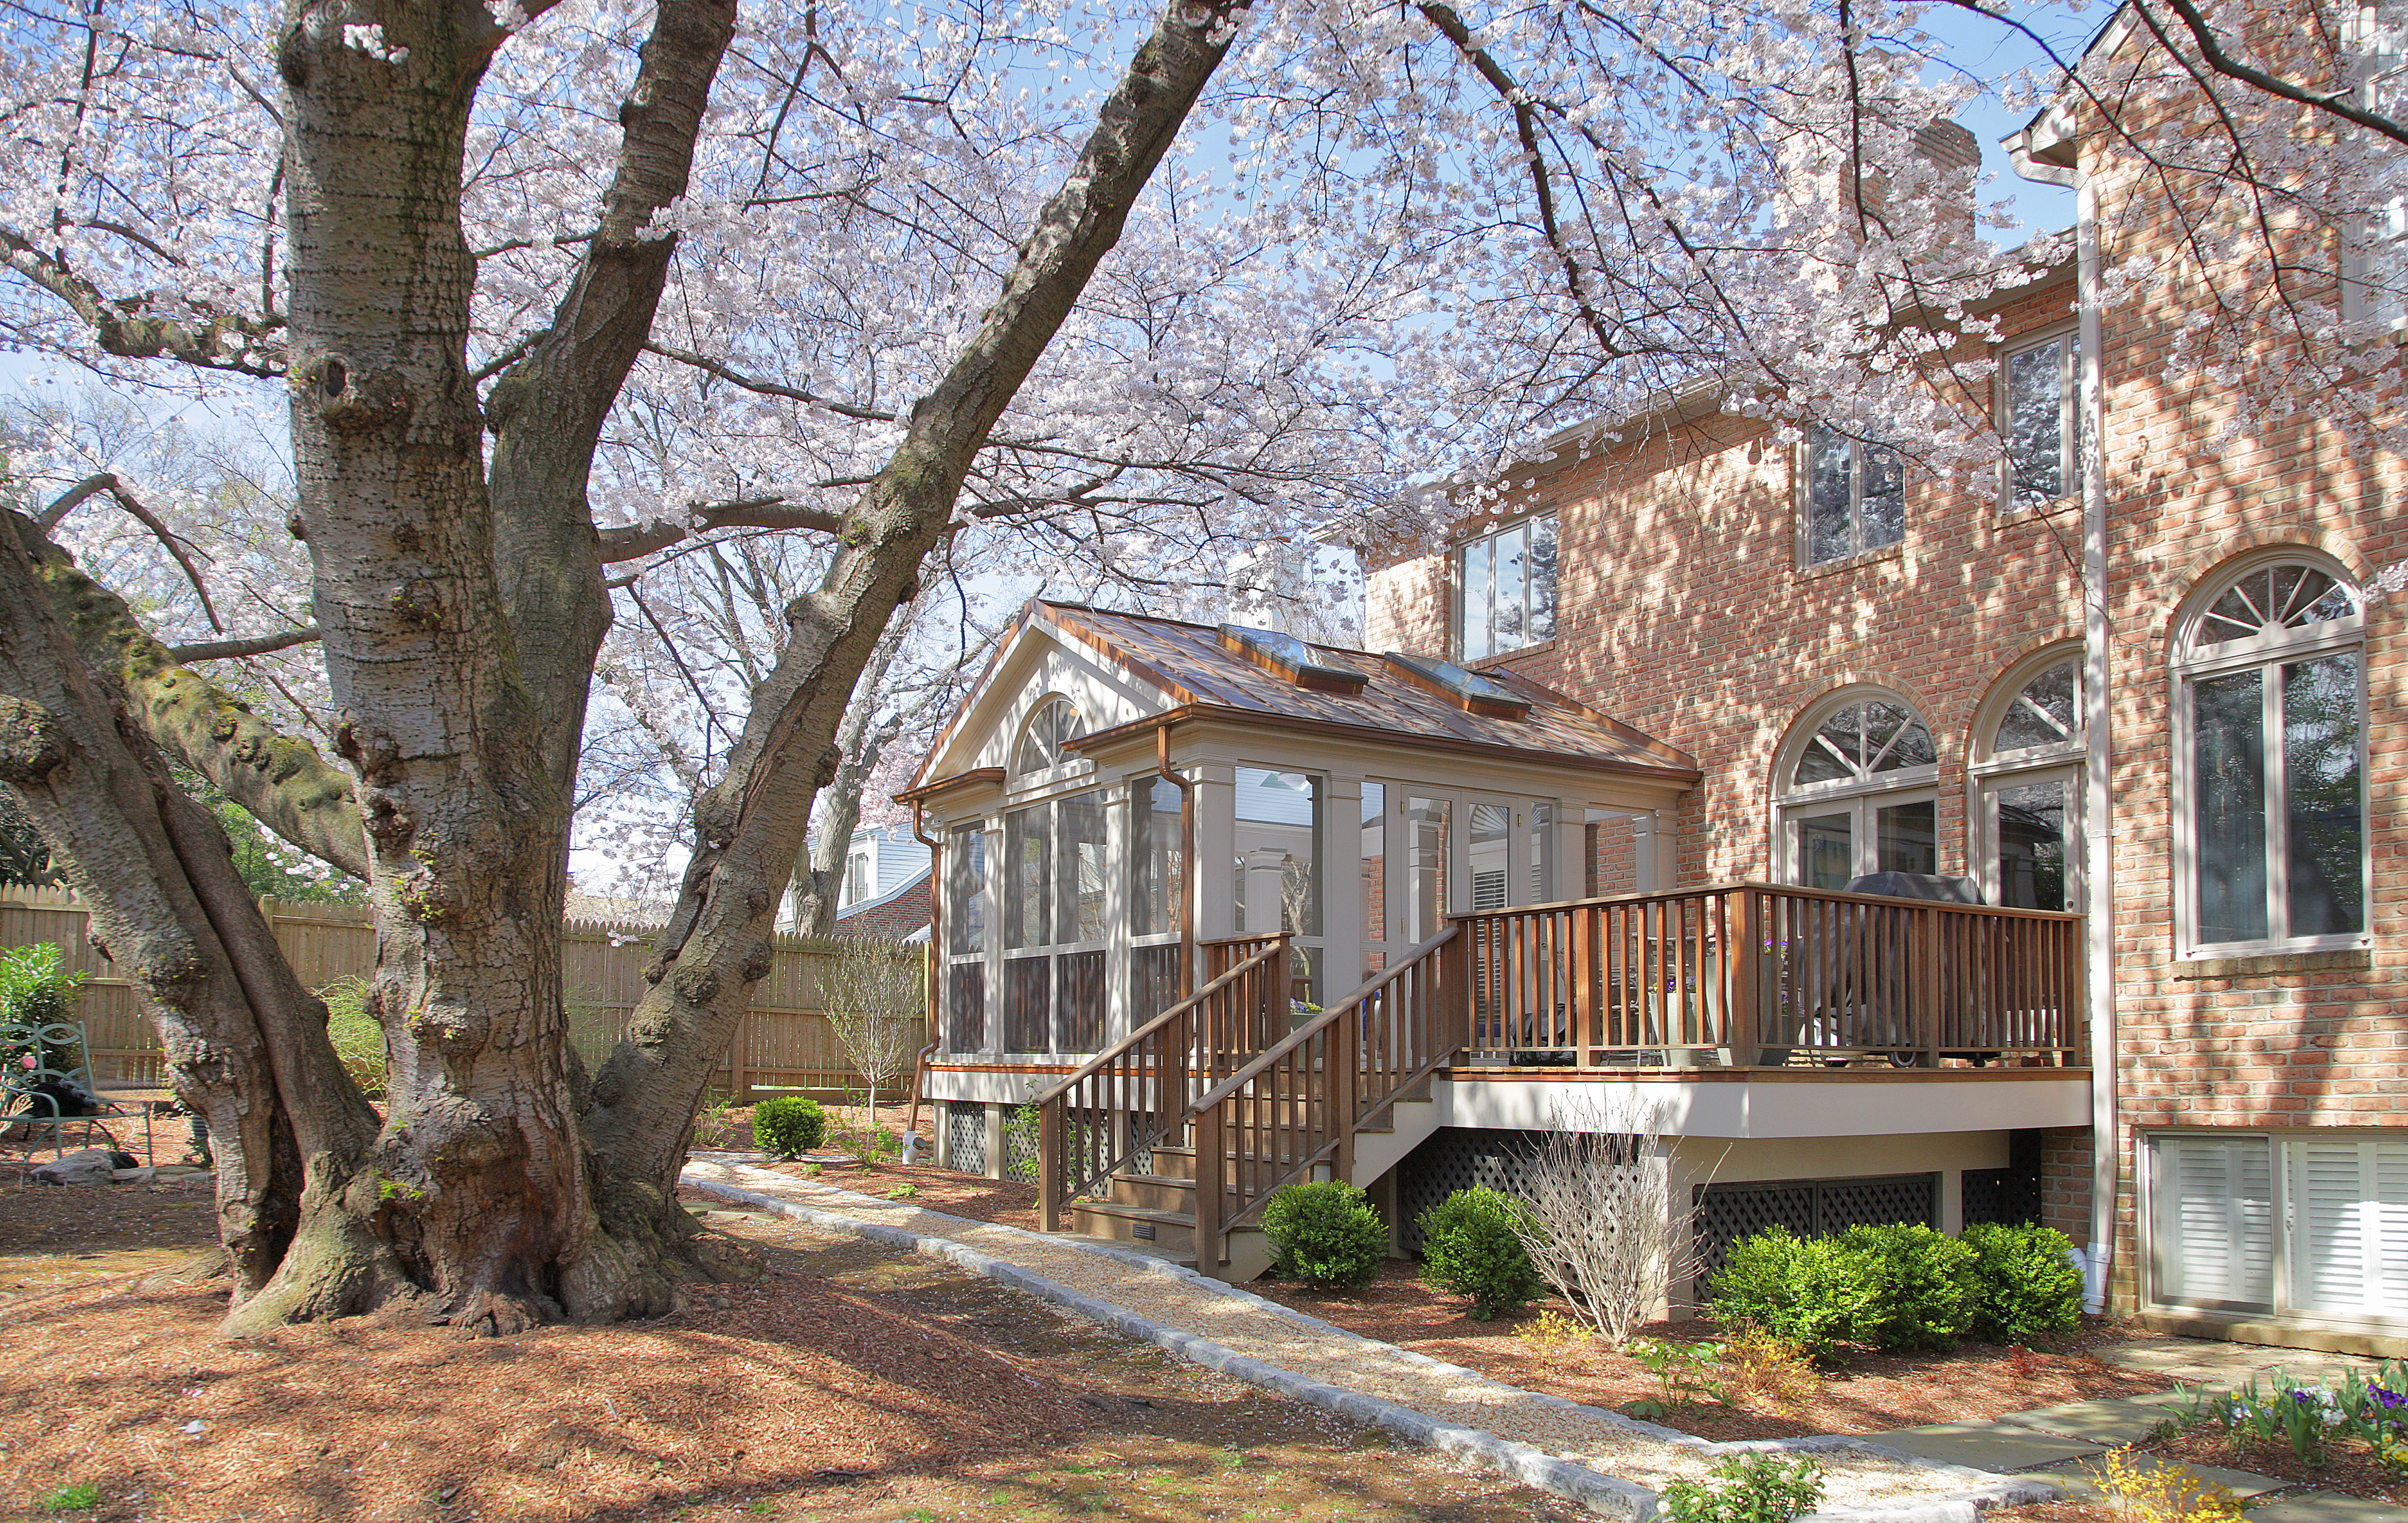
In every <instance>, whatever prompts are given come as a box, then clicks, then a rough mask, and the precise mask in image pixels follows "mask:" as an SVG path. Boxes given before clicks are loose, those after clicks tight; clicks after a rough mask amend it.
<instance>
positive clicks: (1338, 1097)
mask: <svg viewBox="0 0 2408 1523" xmlns="http://www.w3.org/2000/svg"><path fill="white" fill-rule="evenodd" d="M1361 1025H1362V1022H1361V1020H1360V1018H1359V1017H1355V1018H1350V1019H1347V1020H1341V1021H1340V1022H1338V1023H1337V1024H1335V1025H1333V1026H1331V1027H1329V1028H1328V1029H1327V1030H1326V1031H1325V1032H1324V1033H1322V1039H1321V1040H1322V1042H1323V1046H1322V1050H1321V1066H1322V1070H1323V1071H1324V1073H1325V1074H1326V1078H1325V1079H1324V1081H1323V1083H1322V1089H1323V1092H1324V1095H1325V1114H1327V1116H1328V1117H1329V1123H1328V1125H1329V1128H1330V1133H1331V1135H1332V1136H1333V1137H1335V1138H1336V1140H1337V1142H1338V1148H1337V1151H1336V1152H1334V1153H1332V1154H1331V1155H1330V1159H1329V1177H1330V1178H1332V1179H1335V1180H1339V1181H1341V1182H1343V1183H1345V1184H1348V1185H1352V1184H1354V1183H1355V1122H1356V1121H1357V1120H1358V1119H1359V1118H1358V1117H1357V1116H1356V1115H1355V1078H1356V1065H1357V1063H1358V1062H1359V1061H1360V1056H1359V1055H1358V1054H1357V1052H1356V1051H1355V1046H1356V1031H1357V1030H1358V1029H1359V1028H1360V1027H1361ZM1350 1028H1352V1029H1350Z"/></svg>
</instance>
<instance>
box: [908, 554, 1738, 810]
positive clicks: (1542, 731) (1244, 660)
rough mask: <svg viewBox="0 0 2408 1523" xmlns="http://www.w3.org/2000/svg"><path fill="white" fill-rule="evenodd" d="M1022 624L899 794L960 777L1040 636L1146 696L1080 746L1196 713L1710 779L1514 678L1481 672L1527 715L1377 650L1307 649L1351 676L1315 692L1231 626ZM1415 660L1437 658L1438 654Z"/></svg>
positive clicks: (1080, 615) (1118, 618)
mask: <svg viewBox="0 0 2408 1523" xmlns="http://www.w3.org/2000/svg"><path fill="white" fill-rule="evenodd" d="M1021 621H1022V623H1021V627H1020V628H1019V629H1016V630H1014V631H1013V632H1012V635H1011V638H1009V639H1006V640H1005V641H1004V642H1003V645H1002V648H1001V649H999V650H998V652H997V653H996V661H995V662H993V663H990V665H989V668H988V669H987V671H985V672H984V673H982V674H981V677H980V681H979V683H978V685H977V686H976V687H974V688H973V690H972V693H973V696H972V698H971V700H970V701H969V702H968V703H965V704H964V705H963V707H962V708H961V709H960V710H959V711H956V712H955V714H954V716H953V723H952V724H951V725H950V726H947V729H946V732H945V734H943V735H942V736H940V737H939V739H938V741H937V743H936V745H934V746H932V747H931V748H930V749H929V753H928V759H927V760H926V761H925V762H924V763H923V764H922V767H921V773H920V776H919V777H917V778H915V779H914V780H913V784H914V785H913V787H912V788H911V789H908V790H906V791H905V793H904V794H903V795H899V796H898V797H910V795H911V794H913V793H916V792H918V791H919V790H920V789H921V788H922V787H925V785H926V784H927V783H929V782H930V781H931V780H932V779H934V778H936V777H939V776H941V775H942V773H944V772H949V771H951V770H953V768H950V767H947V765H946V762H947V759H948V758H952V757H954V755H955V751H956V746H955V742H956V741H959V740H966V739H968V737H967V735H966V732H965V728H964V726H967V725H969V724H971V723H972V722H973V721H972V715H973V714H974V713H977V712H978V711H980V710H981V709H982V707H983V704H982V701H981V698H982V697H983V694H984V692H985V691H986V690H987V689H988V688H989V685H990V683H991V682H992V681H993V679H994V678H995V677H996V674H997V671H998V669H999V668H1000V667H1001V666H1002V665H1003V663H1004V661H1005V659H1006V656H1007V654H1008V653H1010V652H1011V651H1013V650H1014V649H1015V648H1016V647H1017V646H1018V645H1020V644H1021V643H1022V641H1023V640H1024V639H1025V637H1026V636H1027V635H1029V634H1030V633H1032V632H1036V631H1039V630H1041V631H1043V632H1044V633H1045V634H1047V635H1049V636H1051V637H1052V638H1053V639H1056V640H1059V641H1061V642H1062V643H1064V644H1065V645H1076V646H1080V647H1083V648H1084V649H1086V650H1088V651H1089V652H1092V653H1093V654H1096V655H1097V656H1099V657H1101V658H1103V659H1104V660H1105V661H1106V663H1108V665H1110V666H1111V667H1112V668H1116V669H1117V670H1118V671H1120V672H1121V673H1124V674H1125V678H1126V679H1128V680H1129V681H1128V682H1127V686H1128V688H1129V689H1131V690H1132V692H1131V694H1130V696H1131V697H1133V698H1136V699H1138V701H1135V702H1132V703H1130V704H1129V705H1128V707H1127V709H1125V710H1124V711H1123V713H1122V714H1119V715H1112V716H1109V719H1108V717H1107V716H1105V715H1101V714H1099V715H1097V719H1098V720H1099V721H1106V723H1105V724H1104V726H1102V727H1099V728H1097V730H1095V731H1093V732H1091V733H1089V734H1086V735H1082V736H1080V737H1078V738H1077V739H1076V740H1070V741H1068V742H1067V743H1068V745H1070V746H1071V747H1072V748H1074V749H1078V750H1085V749H1087V748H1089V747H1091V746H1095V745H1097V744H1098V743H1108V742H1109V741H1110V740H1111V739H1113V738H1115V732H1116V729H1126V728H1131V727H1138V726H1155V725H1159V724H1161V723H1162V722H1163V721H1165V720H1177V719H1182V718H1188V717H1195V718H1199V719H1200V718H1214V719H1220V720H1224V721H1227V722H1232V723H1240V724H1246V723H1251V724H1256V725H1263V726H1271V727H1275V728H1284V729H1290V730H1306V731H1312V730H1320V731H1326V732H1330V733H1342V734H1347V735H1350V736H1352V737H1353V738H1355V739H1358V740H1379V741H1384V742H1387V743H1390V744H1395V743H1398V742H1402V743H1405V744H1410V745H1417V746H1422V747H1427V748H1433V749H1440V750H1453V751H1466V752H1475V753H1479V752H1484V753H1491V754H1498V755H1510V756H1515V757H1521V758H1525V759H1527V758H1528V757H1530V756H1531V755H1533V754H1542V755H1545V756H1547V757H1549V758H1551V759H1553V760H1555V761H1559V762H1562V763H1565V764H1569V765H1571V766H1574V767H1579V768H1583V769H1596V770H1601V771H1611V772H1623V773H1633V774H1644V775H1647V776H1652V777H1655V778H1658V779H1663V780H1667V781H1672V782H1676V783H1684V784H1685V783H1694V782H1696V781H1697V779H1698V778H1699V769H1698V763H1697V759H1696V758H1695V757H1693V756H1691V755H1690V754H1688V753H1686V752H1684V751H1682V750H1680V749H1678V748H1677V747H1674V746H1671V745H1669V744H1667V743H1666V742H1664V741H1662V740H1656V739H1655V738H1654V737H1652V736H1648V735H1645V734H1642V733H1641V731H1639V730H1636V729H1633V728H1631V727H1630V726H1627V725H1625V724H1622V723H1620V722H1619V721H1616V720H1613V719H1611V718H1608V717H1607V716H1606V715H1604V714H1601V713H1598V711H1596V710H1594V709H1590V708H1588V707H1586V706H1585V705H1583V704H1580V703H1577V702H1574V701H1573V700H1572V699H1570V698H1569V697H1565V696H1564V695H1562V694H1561V693H1558V692H1556V691H1555V690H1554V689H1552V688H1549V687H1545V686H1542V685H1541V684H1540V683H1538V682H1531V681H1529V680H1528V679H1527V678H1524V677H1521V676H1518V675H1516V674H1514V673H1512V672H1505V671H1484V672H1482V673H1480V674H1479V675H1480V676H1481V677H1482V678H1484V679H1485V680H1486V681H1487V682H1491V683H1494V684H1497V685H1498V686H1500V687H1502V688H1505V689H1508V690H1509V691H1510V693H1511V695H1512V697H1515V698H1518V699H1521V700H1527V703H1528V709H1527V711H1525V712H1523V713H1521V714H1519V715H1517V716H1512V717H1509V716H1507V715H1505V714H1502V713H1496V712H1480V711H1476V708H1474V707H1468V706H1467V705H1465V704H1464V703H1461V702H1458V701H1455V699H1454V698H1452V697H1449V696H1448V695H1447V694H1446V693H1445V692H1444V691H1443V690H1442V689H1441V687H1439V686H1437V685H1434V684H1432V683H1431V682H1428V681H1427V680H1426V678H1417V677H1416V676H1415V674H1414V673H1413V672H1412V670H1411V669H1410V668H1406V667H1405V666H1403V665H1401V664H1400V663H1398V662H1394V661H1390V660H1388V659H1387V658H1385V657H1383V656H1381V655H1376V654H1372V653H1370V652H1369V651H1355V650H1346V649H1343V648H1340V647H1334V646H1327V645H1310V646H1308V647H1307V649H1308V650H1309V651H1310V652H1311V654H1312V662H1313V663H1314V665H1315V666H1316V667H1318V668H1327V669H1328V671H1329V672H1330V673H1331V674H1333V675H1341V674H1342V675H1343V676H1344V677H1345V678H1346V679H1347V680H1346V681H1340V682H1333V683H1316V684H1315V685H1313V686H1304V685H1300V684H1299V683H1298V682H1297V681H1296V680H1294V679H1292V678H1290V677H1287V676H1285V675H1283V674H1281V673H1280V672H1277V671H1274V670H1272V669H1269V668H1267V667H1265V666H1263V665H1261V664H1259V663H1258V662H1257V661H1256V660H1254V659H1252V658H1250V657H1249V656H1248V655H1246V654H1241V653H1240V652H1238V651H1233V650H1231V649H1230V648H1229V647H1228V645H1227V644H1226V643H1225V642H1224V641H1223V639H1222V638H1221V630H1220V628H1218V627H1216V626H1214V625H1197V624H1187V623H1184V622H1182V621H1180V620H1176V619H1157V618H1149V617H1146V616H1144V615H1141V614H1135V613H1114V612H1108V611H1103V610H1100V609H1091V608H1086V607H1083V606H1082V605H1079V604H1075V603H1049V602H1037V601H1032V602H1031V603H1030V604H1029V605H1028V607H1027V608H1026V610H1025V611H1024V612H1023V613H1022V615H1021ZM1415 659H1417V660H1420V661H1423V662H1425V663H1427V662H1429V661H1431V660H1433V659H1434V658H1431V657H1416V658H1415ZM1353 679H1359V680H1360V682H1361V687H1360V690H1359V691H1355V692H1348V691H1343V690H1342V689H1344V688H1345V687H1348V686H1351V685H1353V682H1352V680H1353ZM1333 688H1334V689H1339V690H1333ZM1483 707H1489V708H1492V709H1493V708H1495V707H1496V706H1495V705H1485V706H1483ZM1129 710H1134V712H1130V711H1129ZM964 759H966V758H964ZM955 765H956V766H958V765H959V760H958V759H957V760H956V761H955Z"/></svg>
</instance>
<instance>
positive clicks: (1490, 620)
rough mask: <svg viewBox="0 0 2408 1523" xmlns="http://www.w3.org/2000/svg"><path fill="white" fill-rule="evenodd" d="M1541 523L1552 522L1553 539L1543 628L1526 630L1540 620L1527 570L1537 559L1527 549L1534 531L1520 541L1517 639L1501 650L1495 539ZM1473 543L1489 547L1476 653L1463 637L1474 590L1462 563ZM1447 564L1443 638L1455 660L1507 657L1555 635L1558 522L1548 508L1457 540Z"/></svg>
mask: <svg viewBox="0 0 2408 1523" xmlns="http://www.w3.org/2000/svg"><path fill="white" fill-rule="evenodd" d="M1539 524H1548V525H1550V526H1552V528H1553V531H1554V538H1555V584H1554V585H1553V586H1551V587H1550V588H1549V589H1548V594H1547V598H1546V605H1545V622H1546V628H1547V632H1546V633H1545V634H1543V635H1539V634H1534V633H1532V632H1531V631H1532V630H1533V629H1534V628H1535V627H1536V626H1537V624H1538V621H1539V618H1540V605H1539V600H1538V598H1537V596H1536V592H1537V579H1536V578H1534V577H1533V576H1532V575H1531V574H1530V572H1531V569H1532V568H1533V567H1534V566H1535V564H1536V557H1535V556H1534V555H1533V554H1532V553H1531V552H1530V550H1529V548H1528V547H1529V546H1530V545H1531V544H1532V543H1533V542H1534V539H1535V533H1533V534H1532V535H1528V536H1526V537H1525V539H1524V540H1523V544H1524V546H1525V549H1524V552H1523V576H1522V594H1521V596H1522V630H1523V636H1522V642H1521V643H1520V644H1518V645H1514V646H1512V647H1509V648H1506V649H1501V650H1500V649H1499V648H1498V645H1497V596H1496V586H1497V570H1496V567H1497V541H1498V540H1499V539H1502V538H1504V537H1505V536H1507V535H1509V534H1513V533H1517V532H1520V531H1524V530H1531V531H1535V530H1536V528H1537V526H1538V525H1539ZM1478 545H1485V546H1486V547H1488V566H1489V571H1488V584H1487V587H1486V588H1485V589H1484V591H1483V592H1482V593H1481V596H1482V597H1483V598H1484V602H1483V604H1482V607H1481V609H1480V617H1481V622H1482V624H1483V625H1484V634H1485V639H1486V642H1487V644H1486V649H1484V650H1483V651H1482V652H1481V653H1480V654H1476V655H1475V654H1472V652H1471V644H1470V641H1469V639H1468V638H1467V635H1468V632H1469V629H1470V626H1471V616H1472V607H1471V603H1472V597H1473V588H1472V587H1471V585H1470V578H1469V572H1468V571H1467V569H1466V567H1467V565H1468V561H1467V556H1468V555H1469V552H1470V551H1471V549H1472V548H1473V547H1474V546H1478ZM1446 567H1447V580H1448V582H1449V584H1450V587H1451V591H1452V595H1453V596H1451V598H1450V599H1449V601H1450V602H1451V603H1452V605H1453V607H1452V610H1451V614H1450V617H1449V619H1448V628H1447V638H1448V640H1449V642H1450V643H1451V645H1452V647H1453V649H1454V653H1455V659H1456V660H1458V661H1461V662H1465V663H1467V664H1469V663H1471V662H1477V661H1491V660H1495V659H1497V658H1498V657H1500V656H1507V655H1512V654H1516V653H1518V652H1522V651H1527V650H1529V649H1531V648H1533V647H1535V646H1540V645H1545V644H1547V643H1549V642H1550V641H1552V640H1553V639H1555V618H1556V610H1557V609H1558V608H1559V607H1560V606H1561V603H1562V585H1563V524H1562V521H1561V519H1560V518H1559V516H1558V515H1557V514H1555V513H1551V512H1550V513H1528V514H1525V515H1524V516H1522V517H1520V518H1517V519H1515V520H1513V521H1512V523H1510V524H1498V525H1497V526H1496V527H1494V528H1492V529H1490V530H1488V531H1487V532H1485V533H1484V534H1479V535H1475V536H1473V537H1472V538H1470V539H1464V540H1461V541H1459V542H1457V543H1456V544H1455V545H1453V546H1451V547H1450V548H1449V549H1448V551H1447V553H1446Z"/></svg>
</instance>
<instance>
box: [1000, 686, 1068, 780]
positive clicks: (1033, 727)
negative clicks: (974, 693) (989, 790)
mask: <svg viewBox="0 0 2408 1523" xmlns="http://www.w3.org/2000/svg"><path fill="white" fill-rule="evenodd" d="M1083 733H1085V732H1084V730H1083V728H1082V726H1081V725H1080V723H1079V711H1078V708H1077V706H1076V705H1074V704H1072V703H1071V701H1070V700H1069V699H1068V698H1048V699H1046V700H1045V701H1044V702H1043V703H1042V704H1040V705H1039V706H1038V710H1037V711H1036V712H1035V713H1033V714H1031V715H1029V716H1028V725H1027V727H1026V728H1025V729H1023V730H1022V731H1021V732H1020V747H1019V749H1018V750H1016V751H1014V752H1013V753H1012V755H1011V769H1012V771H1013V772H1014V773H1018V774H1026V773H1029V772H1044V771H1050V770H1051V769H1054V768H1056V767H1059V766H1061V765H1062V763H1063V762H1065V761H1066V760H1068V758H1069V755H1070V754H1069V752H1068V751H1067V750H1065V749H1064V748H1063V742H1064V741H1066V740H1071V739H1073V738H1075V737H1077V736H1079V735H1081V734H1083Z"/></svg>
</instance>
